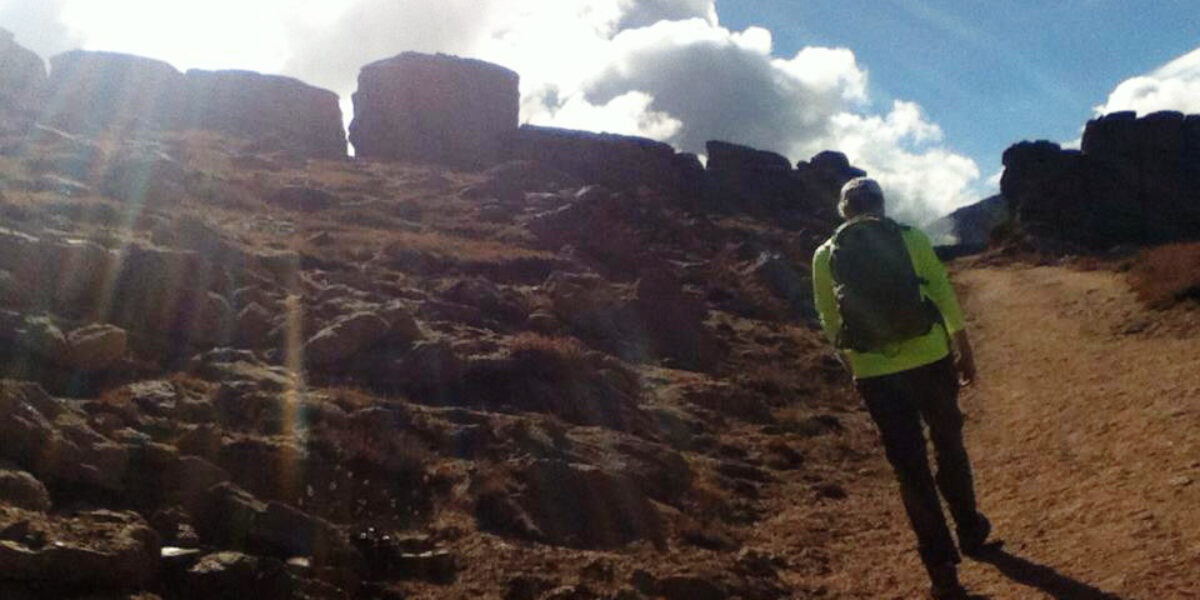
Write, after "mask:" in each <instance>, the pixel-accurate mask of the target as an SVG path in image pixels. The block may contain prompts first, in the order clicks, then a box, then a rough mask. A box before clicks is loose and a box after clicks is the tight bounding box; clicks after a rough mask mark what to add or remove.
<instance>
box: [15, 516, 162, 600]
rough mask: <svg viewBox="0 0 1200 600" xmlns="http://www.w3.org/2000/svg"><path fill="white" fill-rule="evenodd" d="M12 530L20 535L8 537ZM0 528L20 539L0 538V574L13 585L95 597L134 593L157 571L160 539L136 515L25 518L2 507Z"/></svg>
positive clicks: (151, 578) (56, 595)
mask: <svg viewBox="0 0 1200 600" xmlns="http://www.w3.org/2000/svg"><path fill="white" fill-rule="evenodd" d="M14 528H19V529H21V530H23V531H22V533H24V535H21V536H16V535H12V534H13V533H15V532H13V529H14ZM0 529H3V530H4V531H5V532H9V535H10V536H11V537H17V538H18V539H15V540H14V539H4V540H0V572H3V573H4V579H5V580H8V581H11V582H22V583H27V584H35V585H38V586H39V587H43V588H46V587H48V588H51V589H59V588H67V589H76V590H87V591H88V592H92V593H96V592H100V591H115V590H122V589H126V590H127V589H131V588H133V589H136V588H138V587H139V586H142V585H147V584H149V583H150V582H151V581H152V580H153V579H154V577H155V576H156V574H157V572H158V561H159V553H160V549H161V542H160V539H159V537H158V534H156V533H155V532H154V530H153V529H151V528H150V526H149V525H147V523H146V521H145V520H143V519H142V517H141V516H139V515H138V514H137V513H134V512H114V511H108V510H94V511H88V512H82V513H78V514H75V515H72V516H69V517H50V518H46V519H38V520H28V519H24V518H23V515H21V514H20V513H17V512H14V511H11V510H8V509H0ZM50 540H53V541H52V543H47V541H50ZM73 596H74V594H70V595H68V594H65V593H64V594H63V595H61V596H60V595H58V594H54V595H53V597H73Z"/></svg>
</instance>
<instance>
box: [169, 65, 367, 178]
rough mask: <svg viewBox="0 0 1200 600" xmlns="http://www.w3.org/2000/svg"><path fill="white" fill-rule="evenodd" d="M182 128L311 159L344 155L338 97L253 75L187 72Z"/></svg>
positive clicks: (296, 82)
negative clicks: (254, 141)
mask: <svg viewBox="0 0 1200 600" xmlns="http://www.w3.org/2000/svg"><path fill="white" fill-rule="evenodd" d="M186 86H187V87H186V91H185V93H184V96H183V98H184V102H183V106H182V107H181V108H182V114H181V122H180V125H181V126H184V127H188V128H195V129H205V130H212V131H221V132H225V133H233V134H241V135H243V136H247V137H251V138H256V139H265V140H266V141H267V144H266V145H267V146H284V147H288V148H294V149H299V150H302V151H304V153H305V154H307V155H309V156H318V157H329V158H333V157H341V156H345V155H346V133H345V130H344V129H343V128H342V109H341V107H340V106H338V96H337V94H335V93H333V92H331V91H329V90H325V89H321V88H317V87H313V86H311V85H308V84H306V83H304V82H302V81H300V80H298V79H293V78H291V77H282V76H279V75H263V74H261V73H255V72H252V71H200V70H194V69H193V70H190V71H188V72H187V75H186Z"/></svg>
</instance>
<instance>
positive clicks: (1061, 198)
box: [1000, 112, 1200, 249]
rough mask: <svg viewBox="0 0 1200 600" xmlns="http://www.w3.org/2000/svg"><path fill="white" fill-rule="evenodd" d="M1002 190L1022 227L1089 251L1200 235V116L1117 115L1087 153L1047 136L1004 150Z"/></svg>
mask: <svg viewBox="0 0 1200 600" xmlns="http://www.w3.org/2000/svg"><path fill="white" fill-rule="evenodd" d="M1004 166H1005V171H1004V176H1003V178H1002V179H1001V183H1000V189H1001V191H1002V193H1003V194H1004V196H1005V197H1006V198H1007V199H1008V202H1009V205H1010V208H1011V212H1012V213H1013V214H1014V215H1015V217H1016V220H1017V222H1018V224H1019V226H1020V228H1021V230H1022V231H1023V232H1025V233H1026V234H1029V235H1032V236H1034V237H1039V238H1045V239H1055V240H1060V241H1064V242H1069V243H1072V244H1076V245H1080V246H1083V247H1086V248H1090V249H1105V248H1110V247H1112V246H1116V245H1119V244H1153V243H1162V242H1169V241H1175V240H1184V239H1195V238H1198V237H1200V115H1189V116H1184V115H1183V114H1182V113H1179V112H1157V113H1153V114H1149V115H1146V116H1143V117H1141V118H1137V117H1136V115H1135V114H1134V113H1132V112H1120V113H1113V114H1110V115H1106V116H1103V117H1100V118H1098V119H1094V120H1092V121H1089V122H1088V124H1087V127H1086V128H1085V129H1084V133H1083V143H1082V150H1064V149H1062V148H1061V147H1060V146H1059V145H1058V144H1054V143H1052V142H1047V141H1038V142H1021V143H1019V144H1015V145H1013V146H1012V147H1010V148H1009V149H1008V150H1006V151H1005V152H1004Z"/></svg>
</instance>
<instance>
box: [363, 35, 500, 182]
mask: <svg viewBox="0 0 1200 600" xmlns="http://www.w3.org/2000/svg"><path fill="white" fill-rule="evenodd" d="M518 81H519V77H518V75H517V74H516V73H514V72H513V71H510V70H508V69H505V68H504V67H500V66H498V65H493V64H490V63H486V62H483V61H478V60H471V59H462V58H456V57H453V56H447V55H444V54H438V55H436V56H431V55H427V54H418V53H415V52H405V53H403V54H400V55H398V56H395V57H392V58H389V59H385V60H381V61H377V62H373V63H371V64H369V65H367V66H365V67H363V69H362V72H361V73H359V76H358V91H357V92H355V94H354V121H353V122H352V123H351V124H350V143H352V144H354V150H355V154H356V155H357V156H360V157H364V158H384V159H395V160H406V161H414V162H432V163H439V164H448V165H456V166H464V167H483V166H487V165H490V164H492V163H494V162H496V159H497V157H498V156H499V154H500V135H501V134H504V133H507V132H509V131H512V130H514V129H516V128H517V116H518V111H519V106H518V102H519V98H520V96H519V91H518Z"/></svg>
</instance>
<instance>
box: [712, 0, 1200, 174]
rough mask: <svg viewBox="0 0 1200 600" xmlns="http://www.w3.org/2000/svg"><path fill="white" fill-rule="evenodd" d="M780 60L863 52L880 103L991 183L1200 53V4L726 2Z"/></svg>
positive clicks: (727, 14)
mask: <svg viewBox="0 0 1200 600" xmlns="http://www.w3.org/2000/svg"><path fill="white" fill-rule="evenodd" d="M717 9H718V11H719V12H720V15H721V21H722V23H723V24H724V25H725V26H727V27H729V28H731V29H737V30H740V29H744V28H746V27H749V26H752V25H759V26H764V27H767V28H769V29H771V30H772V32H773V33H774V34H775V44H776V52H777V53H778V54H780V55H788V54H791V53H794V52H796V51H798V50H799V49H801V48H803V47H805V46H837V47H847V48H850V49H852V50H854V53H855V54H856V55H857V57H858V61H859V64H860V65H862V66H863V67H864V68H865V69H866V70H867V71H868V72H869V74H870V91H871V92H872V93H871V97H872V99H873V101H874V102H887V101H890V99H891V98H903V99H907V100H912V101H915V102H917V103H918V104H920V105H921V107H922V108H923V109H924V110H925V112H926V114H927V115H928V118H929V119H930V120H931V121H933V122H935V123H937V124H938V125H940V126H941V128H942V130H943V131H944V132H945V139H946V141H947V144H949V145H950V146H951V147H952V148H954V149H956V150H958V151H960V152H963V153H965V154H967V155H969V156H971V157H973V158H974V159H975V160H976V162H977V163H978V164H979V166H980V168H981V169H982V171H983V172H984V174H985V176H987V175H990V174H992V173H993V172H994V171H995V170H997V169H999V168H1000V167H1001V165H1000V155H1001V153H1002V152H1003V151H1004V149H1005V148H1007V147H1008V146H1009V145H1010V144H1012V143H1014V142H1017V141H1020V140H1022V139H1051V140H1055V141H1069V140H1073V139H1075V138H1076V137H1078V136H1079V132H1080V128H1081V127H1082V126H1083V124H1084V122H1085V121H1087V120H1088V119H1089V118H1092V117H1093V116H1094V113H1093V108H1094V107H1096V106H1098V105H1101V104H1104V103H1105V100H1106V99H1107V97H1108V95H1109V93H1110V92H1111V91H1112V90H1113V88H1115V87H1116V86H1117V84H1119V83H1121V82H1122V81H1123V80H1125V79H1128V78H1130V77H1133V76H1136V75H1139V74H1142V73H1147V72H1149V71H1152V70H1154V69H1155V68H1157V67H1159V66H1161V65H1163V64H1166V63H1167V62H1169V61H1171V60H1172V59H1174V58H1177V57H1179V56H1180V55H1183V54H1185V53H1187V52H1189V51H1191V50H1193V49H1195V48H1196V47H1197V46H1200V4H1198V3H1197V2H1196V1H1195V0H1154V1H1133V0H1066V1H1056V2H1047V1H1041V0H1039V1H1029V0H1004V1H1001V2H996V1H990V2H987V1H979V0H804V1H795V0H791V1H789V0H753V1H745V0H742V1H729V0H718V2H717Z"/></svg>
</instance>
